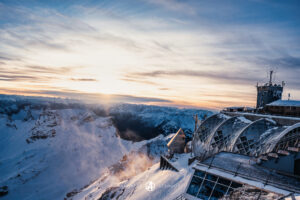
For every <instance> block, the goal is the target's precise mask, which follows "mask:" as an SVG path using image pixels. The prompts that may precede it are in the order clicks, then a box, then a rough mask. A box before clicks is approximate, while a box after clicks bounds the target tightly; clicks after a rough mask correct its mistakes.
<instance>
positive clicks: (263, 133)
mask: <svg viewBox="0 0 300 200" xmlns="http://www.w3.org/2000/svg"><path fill="white" fill-rule="evenodd" d="M192 146H193V153H194V155H195V156H196V157H199V158H201V159H204V158H205V156H209V155H212V154H215V153H217V152H220V151H230V152H235V153H240V154H244V155H249V156H260V155H265V154H268V153H277V152H278V151H279V150H284V151H285V150H287V148H298V147H299V146H300V123H296V124H294V125H293V126H281V125H279V124H276V122H275V121H273V120H271V119H259V120H256V121H249V120H246V119H245V118H243V117H236V116H235V117H229V116H226V115H224V114H222V113H221V114H216V115H213V116H211V117H210V118H208V119H206V120H205V121H203V123H202V124H200V126H199V127H198V129H197V130H196V132H195V134H194V138H193V142H192ZM204 154H205V155H204ZM202 157H203V158H202Z"/></svg>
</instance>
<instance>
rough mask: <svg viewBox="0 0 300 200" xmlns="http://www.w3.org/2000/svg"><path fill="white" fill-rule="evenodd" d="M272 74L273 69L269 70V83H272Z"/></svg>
mask: <svg viewBox="0 0 300 200" xmlns="http://www.w3.org/2000/svg"><path fill="white" fill-rule="evenodd" d="M272 75H273V70H271V71H270V80H269V85H272Z"/></svg>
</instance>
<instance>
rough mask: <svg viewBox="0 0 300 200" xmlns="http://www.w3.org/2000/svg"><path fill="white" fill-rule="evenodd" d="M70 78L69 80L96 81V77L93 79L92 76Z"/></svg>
mask: <svg viewBox="0 0 300 200" xmlns="http://www.w3.org/2000/svg"><path fill="white" fill-rule="evenodd" d="M70 80H71V81H87V82H90V81H98V80H97V79H94V78H71V79H70Z"/></svg>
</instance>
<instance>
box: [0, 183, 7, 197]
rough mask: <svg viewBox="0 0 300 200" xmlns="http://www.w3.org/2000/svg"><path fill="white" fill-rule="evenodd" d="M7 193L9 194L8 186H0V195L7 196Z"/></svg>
mask: <svg viewBox="0 0 300 200" xmlns="http://www.w3.org/2000/svg"><path fill="white" fill-rule="evenodd" d="M7 194H8V187H7V186H6V185H5V186H2V187H0V197H2V196H5V195H7Z"/></svg>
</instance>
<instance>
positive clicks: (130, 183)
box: [73, 154, 193, 200]
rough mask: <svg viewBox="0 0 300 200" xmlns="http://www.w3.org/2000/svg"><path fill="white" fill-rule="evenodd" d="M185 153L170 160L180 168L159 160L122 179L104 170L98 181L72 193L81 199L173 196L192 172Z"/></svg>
mask: <svg viewBox="0 0 300 200" xmlns="http://www.w3.org/2000/svg"><path fill="white" fill-rule="evenodd" d="M188 158H189V155H188V154H181V155H175V157H174V159H173V161H174V164H176V167H177V168H178V169H179V172H175V171H170V170H160V169H159V163H157V164H155V165H153V166H152V167H150V168H149V169H148V170H146V171H144V172H142V173H140V174H138V175H136V176H134V177H132V178H131V179H128V180H125V181H123V182H118V180H117V178H116V177H113V176H110V175H109V174H105V175H104V176H103V177H101V178H100V179H99V180H98V181H96V182H95V183H93V184H92V185H90V186H89V187H87V188H85V189H84V190H83V191H81V192H80V193H79V194H77V195H76V196H74V198H73V199H74V200H80V199H87V200H91V199H99V200H105V199H106V200H108V199H112V200H113V199H118V200H123V199H126V200H152V199H162V200H163V199H165V200H170V199H175V198H176V197H178V196H180V195H181V194H183V193H184V192H185V189H186V187H187V185H188V182H189V180H190V177H191V175H192V173H193V169H192V167H191V166H188V165H187V163H188Z"/></svg>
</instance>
